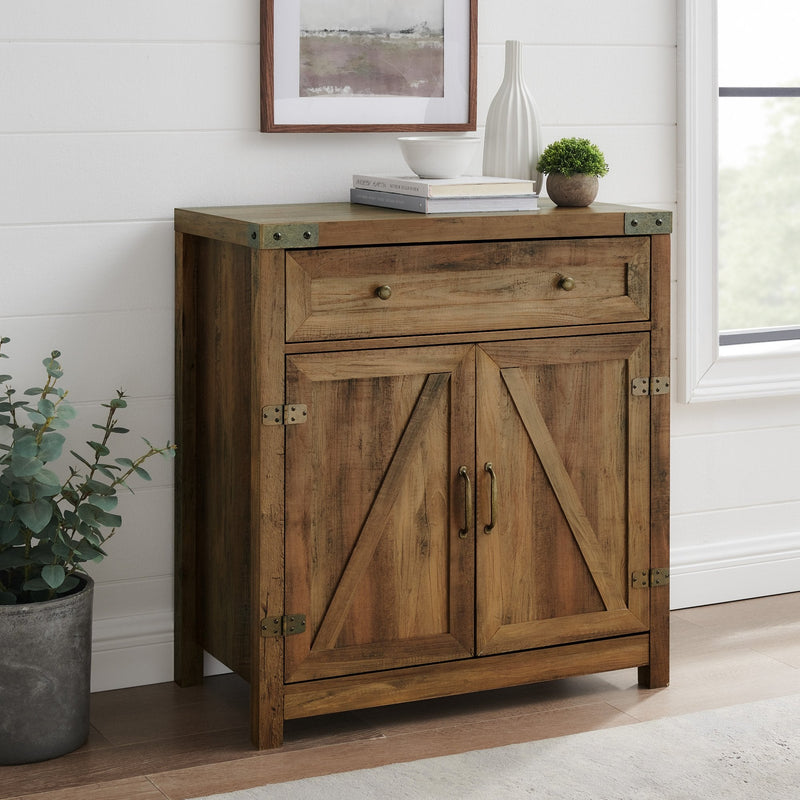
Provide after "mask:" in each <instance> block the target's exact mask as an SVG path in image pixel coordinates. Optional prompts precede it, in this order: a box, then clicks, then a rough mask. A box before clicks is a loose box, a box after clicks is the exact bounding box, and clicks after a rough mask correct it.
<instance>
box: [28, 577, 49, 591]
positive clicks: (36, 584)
mask: <svg viewBox="0 0 800 800" xmlns="http://www.w3.org/2000/svg"><path fill="white" fill-rule="evenodd" d="M22 588H23V590H24V591H26V592H41V591H50V585H49V584H48V583H47V581H45V580H44V579H43V578H40V577H36V578H31V579H30V580H27V581H25V583H23V584H22Z"/></svg>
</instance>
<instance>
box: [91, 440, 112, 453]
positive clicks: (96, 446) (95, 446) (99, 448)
mask: <svg viewBox="0 0 800 800" xmlns="http://www.w3.org/2000/svg"><path fill="white" fill-rule="evenodd" d="M86 444H88V445H89V447H91V448H92V450H94V451H95V453H97V455H99V456H107V455H109V454H110V453H111V451H110V450H109V449H108V448H107V447H106V446H105V445H104V444H101V443H100V442H86Z"/></svg>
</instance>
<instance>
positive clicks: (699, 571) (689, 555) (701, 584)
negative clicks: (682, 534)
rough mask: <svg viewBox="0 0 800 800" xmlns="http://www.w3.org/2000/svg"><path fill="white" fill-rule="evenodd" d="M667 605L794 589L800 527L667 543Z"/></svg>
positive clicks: (799, 569) (798, 584) (799, 577)
mask: <svg viewBox="0 0 800 800" xmlns="http://www.w3.org/2000/svg"><path fill="white" fill-rule="evenodd" d="M670 574H671V578H670V587H671V588H670V597H671V603H670V605H671V606H672V608H691V607H693V606H705V605H712V604H714V603H729V602H733V601H735V600H746V599H749V598H752V597H766V596H768V595H774V594H786V593H787V592H800V532H795V533H783V534H773V535H770V536H763V537H758V538H753V539H748V540H736V541H732V542H730V543H727V544H726V543H723V544H707V545H695V546H689V547H682V548H673V550H672V556H671V568H670Z"/></svg>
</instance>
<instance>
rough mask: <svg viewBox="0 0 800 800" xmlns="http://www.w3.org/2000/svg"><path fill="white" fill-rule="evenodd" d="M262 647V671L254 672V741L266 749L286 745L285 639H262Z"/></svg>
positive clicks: (255, 744)
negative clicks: (284, 698) (284, 726)
mask: <svg viewBox="0 0 800 800" xmlns="http://www.w3.org/2000/svg"><path fill="white" fill-rule="evenodd" d="M259 645H260V646H259V647H258V648H257V649H256V652H257V653H258V654H259V656H260V660H259V662H258V664H260V665H261V666H262V669H258V668H256V669H254V670H253V673H252V679H251V681H250V738H251V739H252V742H253V745H254V746H255V747H257V748H258V749H259V750H266V749H269V748H272V747H280V746H281V745H282V744H283V714H284V703H283V669H282V664H283V640H282V639H262V640H261V641H260V642H259ZM258 664H257V665H256V666H257V667H258Z"/></svg>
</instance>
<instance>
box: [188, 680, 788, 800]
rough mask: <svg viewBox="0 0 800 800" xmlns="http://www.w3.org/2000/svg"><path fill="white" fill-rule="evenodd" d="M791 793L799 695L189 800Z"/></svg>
mask: <svg viewBox="0 0 800 800" xmlns="http://www.w3.org/2000/svg"><path fill="white" fill-rule="evenodd" d="M372 798H381V800H383V799H384V798H385V800H512V799H515V798H527V799H528V800H530V798H541V799H542V800H645V799H647V800H649V798H654V799H655V798H657V799H658V800H720V799H722V798H724V800H739V798H742V800H759V799H760V798H770V800H797V798H800V695H796V696H792V697H783V698H779V699H776V700H767V701H762V702H758V703H748V704H745V705H740V706H733V707H731V708H723V709H719V710H715V711H703V712H698V713H695V714H687V715H685V716H681V717H669V718H666V719H660V720H656V721H653V722H642V723H637V724H632V725H624V726H622V727H617V728H611V729H608V730H600V731H591V732H589V733H580V734H576V735H574V736H564V737H561V738H558V739H546V740H542V741H536V742H528V743H525V744H517V745H510V746H508V747H498V748H494V749H492V750H476V751H473V752H469V753H462V754H460V755H454V756H444V757H441V758H430V759H425V760H422V761H413V762H410V763H404V764H392V765H390V766H386V767H379V768H377V769H366V770H358V771H355V772H344V773H339V774H336V775H326V776H322V777H318V778H308V779H305V780H301V781H293V782H291V783H279V784H272V785H269V786H262V787H259V788H256V789H247V790H244V791H239V792H232V793H229V794H218V795H213V796H212V797H210V798H198V799H197V800H372Z"/></svg>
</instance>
